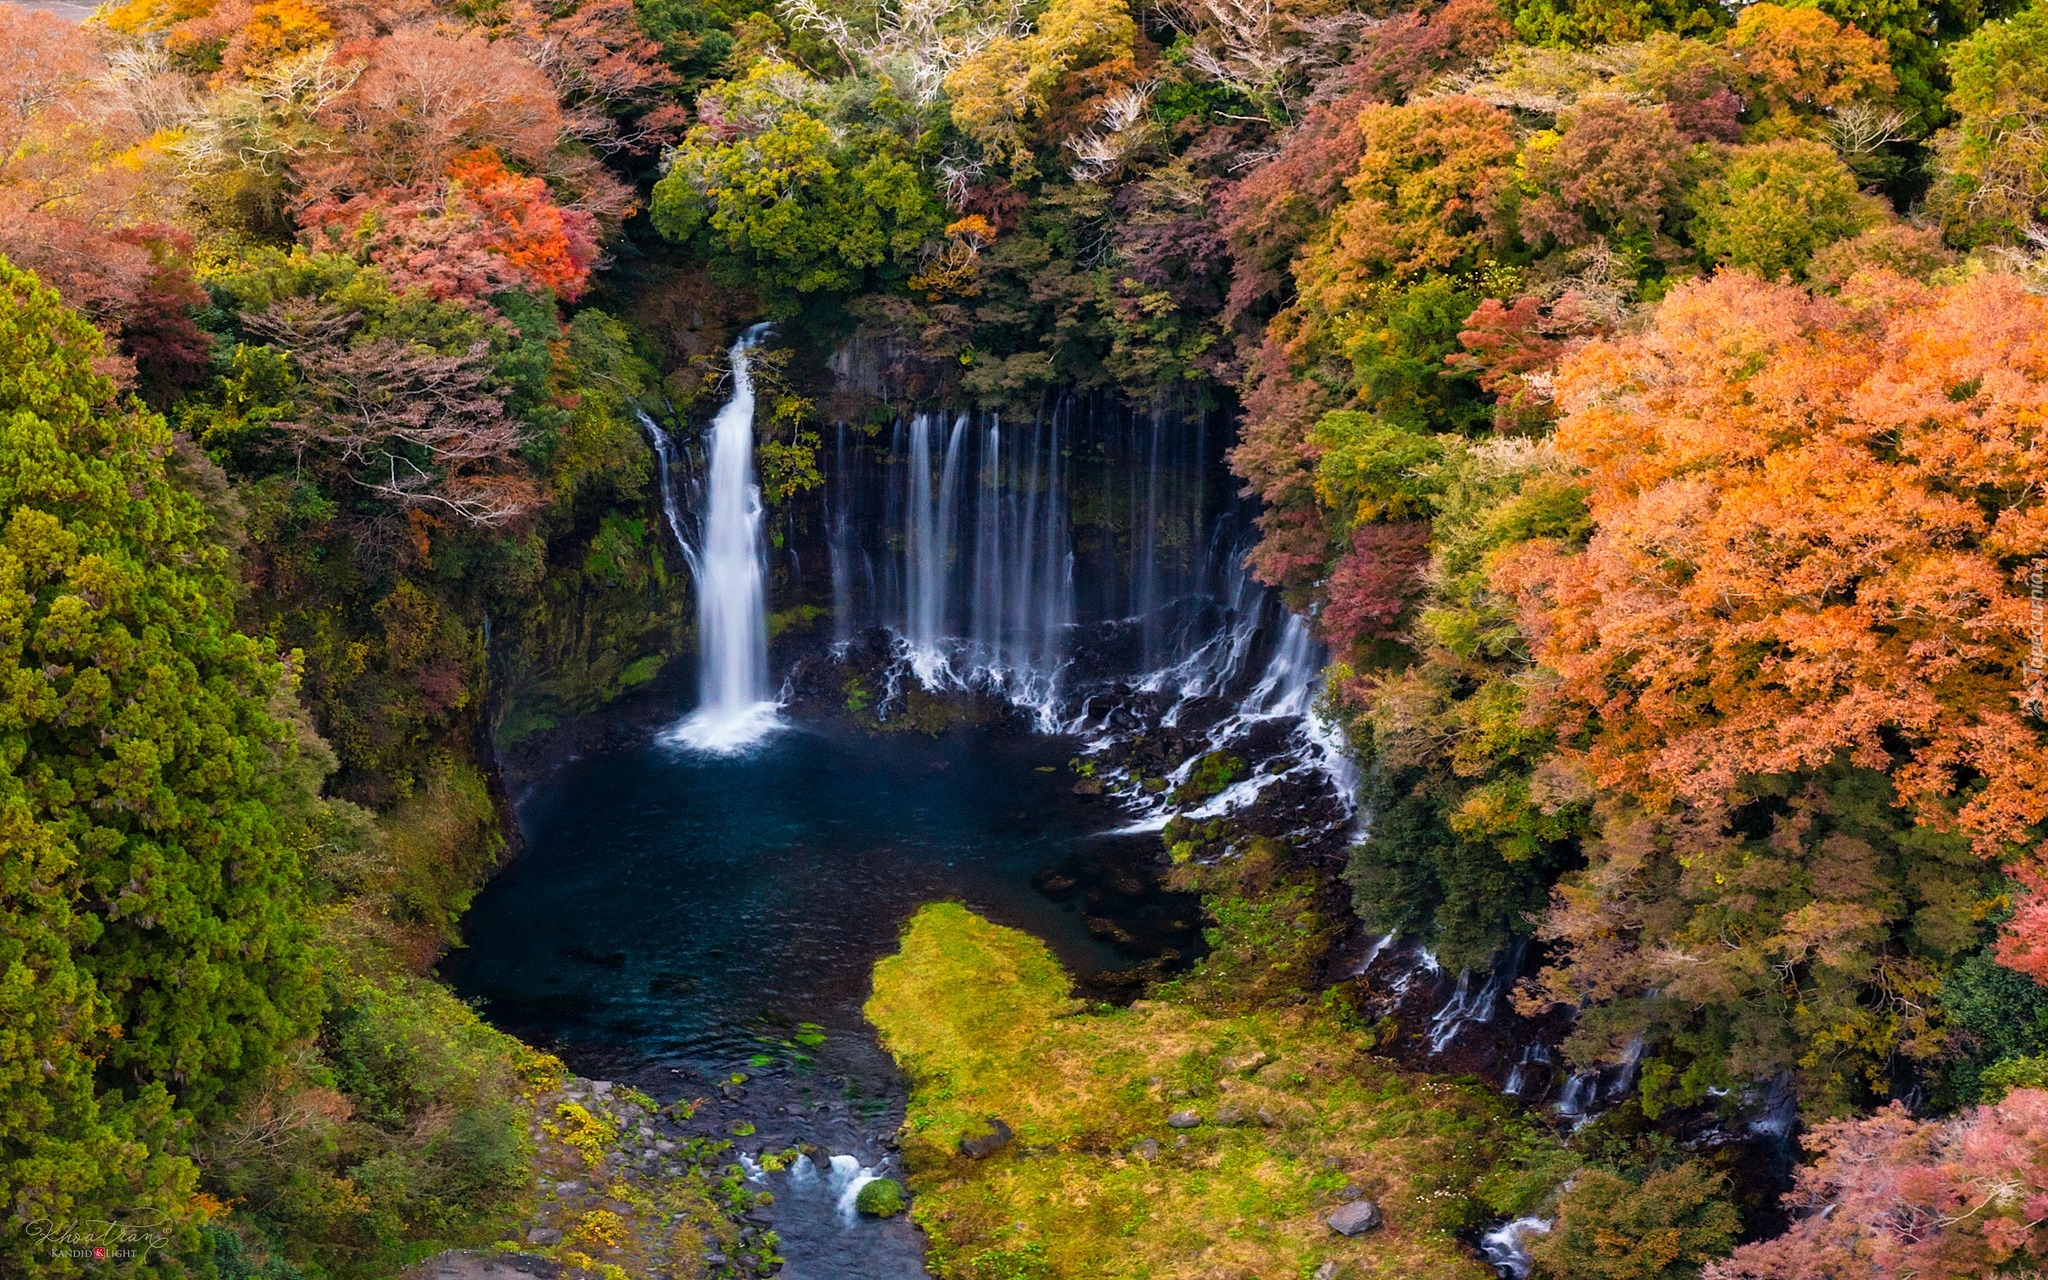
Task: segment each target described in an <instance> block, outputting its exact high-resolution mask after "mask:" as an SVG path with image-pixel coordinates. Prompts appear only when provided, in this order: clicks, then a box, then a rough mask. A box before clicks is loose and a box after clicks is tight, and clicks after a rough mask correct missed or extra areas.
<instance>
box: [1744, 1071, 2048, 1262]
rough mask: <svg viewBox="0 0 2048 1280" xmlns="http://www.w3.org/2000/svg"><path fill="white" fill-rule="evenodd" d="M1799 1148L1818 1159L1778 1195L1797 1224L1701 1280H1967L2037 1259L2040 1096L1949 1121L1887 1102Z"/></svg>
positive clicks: (2047, 1159) (1824, 1129) (2041, 1203)
mask: <svg viewBox="0 0 2048 1280" xmlns="http://www.w3.org/2000/svg"><path fill="white" fill-rule="evenodd" d="M1807 1145H1808V1146H1809V1147H1811V1148H1812V1149H1813V1150H1814V1151H1815V1152H1816V1153H1817V1155H1818V1159H1816V1160H1815V1161H1814V1163H1813V1164H1811V1165H1808V1166H1806V1167H1804V1168H1802V1169H1800V1170H1799V1175H1798V1184H1797V1186H1796V1188H1795V1189H1794V1190H1793V1192H1792V1194H1791V1195H1790V1196H1789V1197H1787V1201H1788V1207H1790V1208H1792V1209H1793V1210H1794V1211H1795V1212H1797V1213H1798V1214H1799V1218H1798V1221H1797V1222H1795V1223H1794V1224H1793V1226H1792V1228H1791V1230H1789V1231H1787V1232H1786V1233H1785V1234H1783V1235H1781V1236H1779V1237H1777V1238H1776V1239H1773V1240H1765V1241H1761V1242H1759V1243H1756V1244H1749V1245H1744V1246H1742V1247H1741V1248H1739V1249H1737V1250H1736V1251H1735V1255H1734V1257H1732V1258H1730V1259H1728V1260H1727V1261H1726V1262H1717V1263H1714V1264H1712V1265H1710V1266H1708V1267H1707V1269H1706V1278H1707V1280H1851V1278H1852V1277H1853V1278H1854V1280H1909V1278H1910V1280H1966V1278H1970V1277H1980V1276H1990V1275H1993V1274H1994V1273H1997V1272H1998V1271H1999V1270H2000V1268H2002V1267H2004V1266H2007V1265H2010V1264H2014V1263H2020V1264H2024V1263H2027V1262H2034V1261H2038V1260H2039V1259H2040V1258H2042V1257H2043V1256H2048V1093H2043V1092H2042V1091H2040V1090H2038V1089H2015V1090H2013V1092H2012V1093H2011V1094H2009V1095H2007V1097H2006V1098H2005V1099H2004V1100H2003V1101H2001V1102H1998V1103H1995V1104H1992V1105H1990V1106H1983V1107H1977V1108H1974V1109H1973V1110H1971V1111H1968V1112H1966V1113H1964V1114H1962V1115H1960V1116H1957V1117H1956V1118H1955V1119H1953V1120H1948V1121H1935V1120H1916V1119H1914V1118H1913V1117H1912V1116H1910V1115H1908V1114H1907V1113H1906V1110H1905V1108H1904V1107H1902V1106H1900V1105H1899V1104H1898V1103H1896V1102H1894V1103H1892V1104H1891V1105H1890V1106H1889V1107H1886V1108H1885V1109H1884V1110H1883V1111H1880V1112H1878V1113H1877V1114H1876V1115H1874V1116H1871V1117H1869V1118H1868V1119H1863V1120H1841V1121H1836V1122H1834V1123H1832V1124H1827V1125H1823V1126H1821V1127H1820V1129H1819V1130H1818V1131H1816V1132H1815V1134H1814V1135H1813V1137H1811V1138H1809V1139H1808V1140H1807ZM2012 1274H2018V1272H2014V1273H2012Z"/></svg>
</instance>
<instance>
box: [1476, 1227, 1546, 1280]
mask: <svg viewBox="0 0 2048 1280" xmlns="http://www.w3.org/2000/svg"><path fill="white" fill-rule="evenodd" d="M1550 1227H1551V1223H1550V1220H1549V1219H1548V1218H1536V1217H1528V1218H1516V1219H1515V1220H1514V1221H1513V1222H1504V1223H1502V1224H1501V1225H1500V1226H1498V1227H1495V1228H1494V1229H1493V1230H1491V1231H1488V1232H1486V1233H1484V1234H1483V1235H1481V1236H1480V1237H1479V1256H1480V1257H1482V1258H1485V1259H1486V1261H1487V1262H1488V1263H1489V1264H1490V1265H1491V1266H1492V1267H1493V1268H1494V1270H1495V1271H1496V1272H1497V1273H1499V1274H1500V1275H1501V1276H1503V1277H1513V1280H1525V1278H1526V1277H1527V1276H1528V1274H1529V1272H1530V1271H1532V1270H1534V1269H1535V1265H1536V1263H1535V1259H1533V1258H1531V1257H1530V1256H1529V1246H1528V1245H1526V1244H1524V1243H1523V1241H1524V1240H1525V1239H1526V1238H1527V1237H1529V1236H1541V1235H1548V1234H1550Z"/></svg>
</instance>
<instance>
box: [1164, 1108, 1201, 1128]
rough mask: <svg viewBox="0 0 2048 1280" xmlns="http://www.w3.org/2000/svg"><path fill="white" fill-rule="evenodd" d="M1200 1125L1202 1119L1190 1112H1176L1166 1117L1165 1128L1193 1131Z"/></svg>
mask: <svg viewBox="0 0 2048 1280" xmlns="http://www.w3.org/2000/svg"><path fill="white" fill-rule="evenodd" d="M1201 1123H1202V1117H1200V1116H1198V1115H1196V1114H1195V1113H1194V1112H1192V1111H1176V1112H1174V1113H1173V1114H1172V1115H1170V1116H1168V1117H1166V1124H1167V1127H1168V1128H1172V1129H1193V1128H1195V1127H1196V1126H1198V1125H1200V1124H1201Z"/></svg>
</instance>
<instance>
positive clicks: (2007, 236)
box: [1928, 2, 2048, 245]
mask: <svg viewBox="0 0 2048 1280" xmlns="http://www.w3.org/2000/svg"><path fill="white" fill-rule="evenodd" d="M1948 65H1949V73H1950V75H1951V77H1952V79H1953V81H1954V84H1955V90H1954V92H1952V93H1950V94H1949V97H1948V105H1949V109H1950V110H1951V111H1954V112H1955V114H1956V123H1955V126H1954V127H1953V128H1951V129H1947V130H1944V131H1943V132H1942V134H1941V135H1940V137H1939V138H1937V139H1936V143H1935V151H1936V156H1937V160H1936V168H1937V170H1938V173H1939V177H1938V179H1937V181H1936V182H1935V184H1934V187H1933V189H1932V190H1930V191H1929V192H1928V203H1929V206H1930V207H1931V208H1932V209H1933V211H1934V212H1935V213H1936V214H1937V215H1938V216H1939V217H1940V219H1941V222H1942V229H1943V230H1944V231H1945V232H1946V233H1947V234H1948V236H1949V238H1950V239H1951V240H1953V241H1955V242H1956V243H1958V244H1963V245H1974V244H1987V243H1995V242H1997V241H2002V240H2004V241H2009V240H2012V239H2015V238H2017V237H2018V236H2019V235H2020V234H2021V233H2023V232H2024V231H2025V230H2026V229H2027V227H2028V226H2030V225H2031V224H2032V223H2034V222H2035V221H2037V220H2038V219H2039V218H2040V217H2041V216H2042V214H2043V212H2044V210H2048V3H2038V2H2037V3H2036V4H2034V5H2033V6H2032V7H2030V8H2028V9H2026V10H2024V11H2023V12H2021V13H2019V14H2016V15H2015V16H2013V17H2011V18H2009V19H2007V20H2006V21H2004V22H1990V23H1986V24H1985V25H1984V26H1982V27H1980V28H1978V29H1977V31H1976V32H1975V34H1973V35H1971V36H1970V38H1969V39H1967V40H1964V41H1962V42H1960V43H1958V44H1957V45H1956V46H1955V47H1954V48H1952V49H1951V50H1949V55H1948Z"/></svg>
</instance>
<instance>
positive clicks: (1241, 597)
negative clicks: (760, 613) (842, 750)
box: [770, 398, 1270, 727]
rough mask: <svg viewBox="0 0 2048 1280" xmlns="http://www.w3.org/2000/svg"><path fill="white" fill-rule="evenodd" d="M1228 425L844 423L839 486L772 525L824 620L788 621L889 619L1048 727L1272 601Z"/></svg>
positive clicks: (806, 600)
mask: <svg viewBox="0 0 2048 1280" xmlns="http://www.w3.org/2000/svg"><path fill="white" fill-rule="evenodd" d="M1227 432H1228V423H1227V421H1225V420H1224V419H1223V417H1222V416H1221V415H1217V414H1206V415H1204V414H1192V415H1191V414H1182V413H1169V412H1166V411H1163V410H1162V411H1158V412H1134V411H1132V410H1129V409H1126V408H1122V407H1120V406H1115V405H1112V404H1109V403H1106V402H1102V401H1094V400H1085V399H1071V398H1070V399H1064V400H1060V401H1058V402H1055V403H1053V404H1051V405H1050V406H1048V408H1047V409H1046V410H1045V411H1044V412H1043V413H1041V414H1039V415H1037V416H1035V417H1033V418H1028V419H1016V418H1010V417H1005V416H1002V415H997V414H989V413H960V412H951V411H931V412H927V413H921V414H913V415H910V416H908V417H906V418H903V419H900V420H897V421H895V422H894V423H892V424H890V425H888V426H883V427H853V426H841V427H837V428H835V429H833V430H832V431H830V432H828V433H827V434H826V439H825V444H824V471H825V476H826V479H825V483H824V485H823V486H822V487H821V488H820V489H819V490H817V491H816V492H814V493H813V494H811V495H807V496H806V498H805V499H804V500H802V501H800V502H798V503H796V504H792V506H791V507H790V508H789V509H788V510H786V511H782V512H778V513H777V515H776V518H775V521H774V530H773V532H774V533H775V535H776V536H777V538H778V543H777V546H776V547H775V554H771V556H770V565H771V572H772V575H773V581H772V583H771V592H772V596H771V598H772V599H773V600H774V602H775V603H774V605H773V607H774V608H775V609H776V610H778V611H779V612H780V613H781V614H782V616H783V617H784V618H785V619H786V620H790V621H796V622H799V623H801V622H805V621H808V622H809V623H810V625H809V626H808V627H806V626H802V625H798V626H789V627H786V628H785V631H784V635H785V636H787V637H788V640H789V641H790V642H795V641H798V640H799V637H805V636H807V637H808V638H811V639H814V640H818V641H823V642H825V643H839V644H844V643H846V642H847V641H849V640H851V639H852V638H853V637H854V636H855V635H857V634H859V633H860V632H862V631H864V630H867V629H869V628H874V627H880V628H884V629H886V630H888V631H889V632H890V633H891V634H893V635H894V636H896V637H897V638H898V639H900V640H901V641H902V643H903V644H904V645H905V646H906V650H907V653H908V655H909V657H910V658H911V660H912V665H913V668H914V670H915V672H916V674H917V676H918V677H919V679H920V680H922V681H923V682H924V683H925V684H927V685H931V686H935V687H936V686H952V687H961V688H966V687H981V688H992V689H996V690H999V691H1001V692H1002V693H1003V694H1004V696H1005V697H1006V698H1007V699H1008V700H1009V701H1011V702H1014V703H1018V704H1021V705H1025V706H1028V707H1031V708H1032V709H1033V710H1034V711H1035V712H1036V713H1038V714H1039V715H1040V717H1041V720H1042V721H1043V723H1044V724H1045V725H1046V727H1050V725H1051V723H1052V721H1053V720H1054V719H1055V710H1056V708H1058V707H1060V706H1061V705H1062V704H1064V703H1066V702H1068V701H1070V700H1071V698H1072V696H1074V695H1075V694H1077V693H1078V692H1079V691H1080V690H1081V689H1082V688H1083V687H1084V686H1086V685H1088V684H1089V683H1091V682H1099V681H1102V680H1105V679H1112V678H1118V677H1122V678H1129V679H1142V678H1143V677H1145V676H1147V675H1150V674H1153V673H1156V672H1159V671H1162V670H1164V669H1166V668H1168V667H1170V666H1172V665H1173V664H1174V663H1175V662H1177V661H1180V660H1182V659H1185V658H1186V657H1187V656H1188V655H1189V654H1191V653H1192V652H1194V651H1195V650H1197V649H1200V648H1202V647H1203V646H1204V644H1205V643H1206V642H1207V641H1208V640H1209V638H1210V637H1211V636H1212V635H1214V634H1215V633H1216V632H1217V631H1218V630H1219V629H1220V630H1228V629H1229V628H1230V627H1231V625H1232V622H1233V621H1234V619H1235V614H1236V613H1241V612H1242V610H1244V609H1246V608H1265V607H1266V606H1267V603H1268V602H1267V601H1266V600H1265V599H1264V593H1263V592H1262V591H1260V590H1259V589H1258V588H1257V587H1256V586H1255V585H1254V584H1250V583H1249V582H1248V580H1247V579H1246V577H1245V575H1244V573H1243V571H1242V566H1241V561H1242V559H1243V551H1244V545H1243V541H1244V537H1245V534H1246V533H1247V531H1248V528H1249V514H1250V513H1249V512H1248V511H1247V510H1245V509H1244V508H1243V507H1242V505H1241V503H1240V502H1239V500H1238V499H1237V498H1236V496H1235V493H1234V485H1233V484H1232V482H1231V480H1230V478H1229V476H1228V474H1227V473H1226V472H1225V470H1224V468H1223V465H1222V461H1221V454H1222V450H1223V448H1224V446H1225V444H1226V442H1227ZM1268 621H1270V619H1268ZM1068 710H1071V708H1068Z"/></svg>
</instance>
